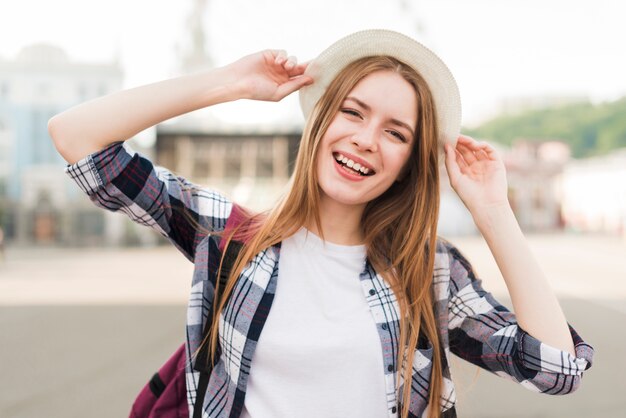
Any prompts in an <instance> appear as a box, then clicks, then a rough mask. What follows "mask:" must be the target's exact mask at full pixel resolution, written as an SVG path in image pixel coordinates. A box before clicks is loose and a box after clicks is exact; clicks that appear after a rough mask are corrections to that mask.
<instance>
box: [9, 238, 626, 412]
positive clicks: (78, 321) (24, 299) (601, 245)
mask: <svg viewBox="0 0 626 418" xmlns="http://www.w3.org/2000/svg"><path fill="white" fill-rule="evenodd" d="M529 241H530V242H531V244H532V246H533V249H534V250H535V253H536V255H537V257H538V258H539V259H540V262H541V264H542V266H543V267H544V269H545V271H546V273H547V274H548V275H549V277H550V278H551V281H552V283H553V286H554V288H555V289H556V291H557V294H558V295H559V297H560V299H561V301H562V304H563V308H564V310H565V313H566V315H567V317H568V320H569V321H570V322H571V323H572V324H574V325H575V327H576V328H577V330H578V331H579V332H580V333H581V335H583V336H584V337H585V339H586V340H588V341H589V342H590V343H592V344H593V345H594V347H595V348H596V351H597V353H596V357H595V364H594V367H593V368H592V370H590V371H589V372H588V373H587V375H586V376H585V378H584V381H583V385H582V387H581V389H580V390H579V391H578V392H576V393H575V394H573V395H570V396H567V397H548V396H542V395H537V394H534V393H531V392H528V391H526V390H524V389H522V388H521V387H519V386H518V385H515V384H513V383H510V382H508V381H504V380H502V379H499V378H495V377H494V376H492V375H490V374H488V373H487V372H477V371H476V369H475V368H474V367H472V366H469V365H467V363H463V362H461V361H460V360H459V361H458V362H457V363H458V364H454V365H453V366H456V367H455V376H456V378H457V386H458V389H459V392H460V401H459V403H460V405H459V409H460V412H461V414H460V415H461V416H462V417H494V418H495V417H511V418H512V417H524V418H526V417H528V418H530V417H599V416H603V417H626V399H625V397H624V392H625V389H626V384H625V383H624V376H625V375H626V365H625V362H624V361H623V360H622V356H623V355H624V354H625V353H626V333H625V331H626V325H625V324H626V244H625V243H624V242H623V241H621V240H619V239H617V238H606V237H581V236H563V235H551V236H548V235H544V236H531V237H529ZM453 242H454V243H455V244H456V245H457V246H458V247H459V248H460V249H461V250H462V251H463V253H465V255H466V256H467V257H468V258H469V259H470V261H472V263H473V265H474V267H475V270H476V271H477V272H478V274H479V275H480V276H481V277H483V279H484V280H485V287H487V288H489V289H490V290H492V291H493V293H495V294H496V295H502V294H503V291H504V289H503V286H502V284H501V282H500V280H501V279H500V278H499V274H498V271H497V268H496V266H495V263H494V262H493V260H492V259H491V257H490V255H489V254H488V250H487V248H486V246H485V245H484V244H483V243H482V242H481V241H480V240H478V239H476V238H455V239H453ZM6 256H7V257H6V260H5V261H4V262H0V372H1V374H0V375H1V376H2V378H1V379H0V417H3V418H26V417H28V418H31V417H40V416H46V417H59V418H61V417H62V418H66V417H67V418H71V417H96V418H98V417H103V418H104V417H107V418H108V417H123V416H127V413H128V409H129V407H130V404H131V403H132V399H133V397H134V395H135V394H136V393H137V392H138V391H139V389H140V388H141V386H142V385H143V384H144V383H145V381H146V380H147V378H148V377H149V376H150V375H151V374H152V372H153V371H154V369H155V368H156V367H158V366H159V365H160V364H161V363H162V362H163V360H165V359H166V358H167V357H168V355H169V354H170V353H171V352H172V351H173V350H174V349H175V348H176V347H177V346H178V344H180V343H181V342H182V340H183V335H184V334H183V333H184V326H183V324H184V320H185V306H184V305H185V299H186V289H187V284H188V281H189V280H190V277H191V267H192V265H191V263H189V262H188V261H187V260H186V259H185V258H184V257H182V256H181V255H179V254H178V253H177V252H176V251H175V250H174V249H173V248H156V249H132V250H129V249H125V250H93V249H91V250H60V249H54V250H51V249H19V250H18V249H9V251H7V254H6ZM500 298H501V299H502V300H503V301H504V300H506V299H505V298H504V297H503V296H500Z"/></svg>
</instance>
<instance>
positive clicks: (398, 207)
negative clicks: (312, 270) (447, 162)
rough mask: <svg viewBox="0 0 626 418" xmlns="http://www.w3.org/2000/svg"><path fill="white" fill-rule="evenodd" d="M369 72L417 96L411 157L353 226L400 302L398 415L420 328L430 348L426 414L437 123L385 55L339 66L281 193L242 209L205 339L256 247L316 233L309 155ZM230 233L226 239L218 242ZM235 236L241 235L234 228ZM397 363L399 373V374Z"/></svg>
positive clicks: (426, 94) (420, 91) (419, 90)
mask: <svg viewBox="0 0 626 418" xmlns="http://www.w3.org/2000/svg"><path fill="white" fill-rule="evenodd" d="M377 71H393V72H395V73H397V74H399V75H401V76H402V77H403V78H404V79H405V80H407V81H408V82H409V83H410V84H411V85H412V86H413V88H414V89H415V94H416V97H417V101H418V116H417V125H416V138H414V141H413V143H414V146H413V149H412V155H411V157H410V159H409V161H408V164H407V167H406V171H405V172H406V174H405V175H404V177H403V178H402V180H400V181H397V182H395V183H394V184H393V185H392V186H391V187H390V188H389V189H388V190H387V191H386V192H385V193H383V194H382V195H381V196H379V197H377V198H376V199H374V200H372V201H371V202H369V203H368V204H367V205H366V208H365V210H364V213H363V216H362V220H361V227H362V233H363V236H364V237H365V244H366V248H367V258H368V260H369V262H370V263H371V265H372V267H373V268H374V269H375V270H376V272H377V273H378V274H380V275H381V276H382V277H383V278H384V279H385V280H386V281H387V282H388V283H389V284H390V285H391V287H392V289H393V291H394V292H395V294H396V297H397V300H398V304H399V307H400V339H399V344H400V347H406V349H405V350H406V351H405V350H402V349H400V350H398V359H397V364H398V365H399V366H398V367H399V373H398V375H397V378H398V380H397V385H396V387H397V388H398V389H397V390H398V391H399V390H400V389H399V388H400V386H401V382H404V385H403V387H404V390H403V391H402V393H401V394H400V393H399V394H398V398H399V399H400V400H401V405H402V409H401V411H400V416H401V417H402V418H406V417H408V413H409V405H410V393H411V382H412V368H413V352H414V351H415V349H416V348H417V345H418V337H419V335H420V333H421V332H422V333H423V334H424V335H425V336H426V337H427V338H428V340H429V341H430V343H431V344H432V346H433V353H434V354H433V365H432V375H431V380H430V381H431V383H430V395H429V404H430V405H431V407H430V414H429V418H438V417H439V416H440V412H439V411H440V407H439V398H440V395H441V384H442V360H441V354H440V353H441V351H440V342H439V336H438V331H437V324H436V321H435V317H434V311H433V295H432V276H433V265H434V257H435V245H436V239H437V219H438V213H439V171H438V147H437V122H436V114H435V106H434V102H433V98H432V95H431V92H430V89H429V88H428V85H427V84H426V82H425V81H424V79H423V78H422V77H421V76H420V75H419V74H418V73H417V72H415V71H414V70H413V69H412V68H411V67H409V66H407V65H405V64H403V63H402V62H400V61H398V60H397V59H394V58H392V57H387V56H373V57H366V58H362V59H359V60H357V61H354V62H352V63H351V64H349V65H348V66H347V67H346V68H344V69H343V70H342V71H341V72H340V73H339V75H337V77H336V78H335V79H334V80H333V81H332V82H331V84H330V85H329V87H328V89H327V90H326V92H325V93H324V95H323V96H322V97H321V99H320V100H319V102H318V103H317V105H316V106H315V108H314V109H313V111H312V113H311V115H310V116H309V118H308V120H307V123H306V125H305V128H304V131H303V134H302V140H301V143H300V148H299V151H298V155H297V159H296V164H295V169H294V173H293V176H292V178H291V181H290V185H289V188H288V191H287V193H286V194H285V195H284V196H283V198H282V199H280V201H279V203H278V204H277V205H276V206H275V207H274V208H273V209H272V210H270V211H269V212H267V213H263V214H250V215H249V216H247V219H246V220H245V221H244V222H243V223H242V224H241V226H242V228H241V229H239V233H241V231H242V230H245V237H244V238H245V239H244V240H245V242H246V244H245V245H244V247H243V249H242V250H241V252H240V253H239V256H238V258H237V260H236V262H235V263H234V265H233V268H232V270H231V273H230V276H229V279H228V281H227V282H226V286H225V288H224V289H223V290H220V289H218V287H219V283H216V289H215V294H216V295H217V294H218V292H222V296H221V298H219V299H216V300H220V303H219V304H217V303H214V304H213V316H212V318H213V319H212V321H213V322H212V326H211V331H210V334H209V335H210V338H209V340H208V341H205V342H203V344H202V345H201V347H205V348H204V349H206V345H207V344H208V345H209V347H208V348H209V349H210V351H209V353H210V355H211V356H212V357H213V356H214V354H215V350H216V345H217V336H218V329H219V313H220V312H222V310H223V309H224V307H225V305H226V299H227V296H228V295H229V294H230V293H231V292H232V290H233V288H234V286H235V283H236V279H237V277H238V276H239V274H240V273H241V271H242V270H243V268H244V266H245V265H246V264H247V263H248V262H249V261H250V260H252V258H254V256H255V255H256V254H258V253H259V252H260V251H262V250H264V249H266V248H268V247H270V246H272V245H275V244H277V243H279V242H281V241H282V240H284V239H285V238H287V237H289V236H291V235H292V234H294V233H295V232H296V231H297V230H298V229H300V228H301V227H302V226H305V225H308V224H309V223H310V222H315V223H316V226H317V230H318V231H322V228H321V222H320V216H319V211H318V208H319V200H320V193H319V187H318V179H317V170H316V161H317V158H318V152H317V150H318V147H319V144H320V141H321V139H322V137H323V136H324V134H325V133H326V130H327V129H328V126H329V125H330V123H331V121H332V120H333V118H334V117H335V115H336V114H337V112H338V111H339V109H340V106H341V103H342V102H343V100H344V99H345V97H346V96H347V95H348V94H349V92H350V91H351V90H352V89H353V88H354V86H355V85H356V84H357V83H358V82H359V81H360V80H362V79H363V78H365V77H366V76H367V75H369V74H372V73H374V72H377ZM233 236H235V238H237V231H235V232H234V233H233V234H230V235H229V236H228V237H223V239H226V240H227V241H226V245H228V243H229V242H230V239H231V238H232V237H233ZM240 238H241V234H240ZM400 369H401V372H400Z"/></svg>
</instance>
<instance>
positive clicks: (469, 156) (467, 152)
mask: <svg viewBox="0 0 626 418" xmlns="http://www.w3.org/2000/svg"><path fill="white" fill-rule="evenodd" d="M456 150H457V151H458V153H459V154H461V155H462V156H463V159H464V160H465V162H466V163H467V164H468V165H471V164H472V163H473V162H475V161H476V155H475V154H474V151H472V150H471V149H470V148H469V146H468V145H466V144H463V143H462V142H457V144H456Z"/></svg>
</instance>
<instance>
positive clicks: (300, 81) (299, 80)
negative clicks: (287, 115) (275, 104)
mask: <svg viewBox="0 0 626 418" xmlns="http://www.w3.org/2000/svg"><path fill="white" fill-rule="evenodd" d="M311 83H313V78H311V77H309V76H298V77H294V78H292V79H291V80H289V81H287V82H285V83H283V84H281V85H280V86H279V87H278V89H277V90H276V95H277V97H276V99H278V100H280V99H282V98H283V97H285V96H288V95H290V94H291V93H293V92H294V91H296V90H298V89H300V88H301V87H303V86H306V85H308V84H311Z"/></svg>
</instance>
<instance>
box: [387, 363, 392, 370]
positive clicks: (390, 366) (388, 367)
mask: <svg viewBox="0 0 626 418" xmlns="http://www.w3.org/2000/svg"><path fill="white" fill-rule="evenodd" d="M387 371H388V372H392V371H393V365H392V364H390V365H389V366H387Z"/></svg>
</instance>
